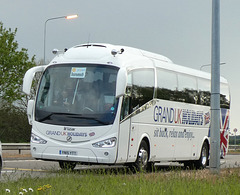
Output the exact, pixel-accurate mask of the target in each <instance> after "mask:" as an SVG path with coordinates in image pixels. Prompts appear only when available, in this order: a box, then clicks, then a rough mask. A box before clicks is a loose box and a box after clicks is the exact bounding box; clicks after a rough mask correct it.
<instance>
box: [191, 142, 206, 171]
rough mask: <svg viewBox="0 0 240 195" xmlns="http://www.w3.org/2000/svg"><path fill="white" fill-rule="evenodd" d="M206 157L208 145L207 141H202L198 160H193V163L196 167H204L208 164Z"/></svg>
mask: <svg viewBox="0 0 240 195" xmlns="http://www.w3.org/2000/svg"><path fill="white" fill-rule="evenodd" d="M208 157H209V146H208V144H207V142H204V143H203V146H202V150H201V156H200V158H199V160H197V161H195V163H194V165H195V168H196V169H204V168H206V166H207V165H208Z"/></svg>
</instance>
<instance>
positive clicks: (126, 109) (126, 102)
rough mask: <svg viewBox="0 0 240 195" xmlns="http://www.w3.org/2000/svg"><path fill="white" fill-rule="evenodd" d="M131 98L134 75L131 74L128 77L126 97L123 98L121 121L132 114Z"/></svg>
mask: <svg viewBox="0 0 240 195" xmlns="http://www.w3.org/2000/svg"><path fill="white" fill-rule="evenodd" d="M131 96H132V73H129V74H128V77H127V87H126V91H125V95H124V96H123V102H122V110H121V119H120V120H123V119H124V118H126V117H127V116H128V115H129V114H130V113H131V110H130V105H131Z"/></svg>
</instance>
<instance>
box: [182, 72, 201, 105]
mask: <svg viewBox="0 0 240 195" xmlns="http://www.w3.org/2000/svg"><path fill="white" fill-rule="evenodd" d="M177 100H178V101H180V102H186V103H192V104H197V102H198V91H197V79H196V78H195V77H192V76H189V75H185V74H178V92H177Z"/></svg>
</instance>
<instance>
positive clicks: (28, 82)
mask: <svg viewBox="0 0 240 195" xmlns="http://www.w3.org/2000/svg"><path fill="white" fill-rule="evenodd" d="M43 70H44V66H35V67H33V68H31V69H29V70H28V71H27V72H26V73H25V75H24V79H23V92H24V93H26V94H27V95H30V91H31V86H32V81H33V78H34V76H35V73H36V72H43Z"/></svg>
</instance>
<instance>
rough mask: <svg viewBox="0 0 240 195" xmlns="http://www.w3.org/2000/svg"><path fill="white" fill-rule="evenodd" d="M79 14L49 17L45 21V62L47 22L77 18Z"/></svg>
mask: <svg viewBox="0 0 240 195" xmlns="http://www.w3.org/2000/svg"><path fill="white" fill-rule="evenodd" d="M77 17H78V15H69V16H59V17H54V18H48V19H47V20H46V21H45V24H44V46H43V63H44V64H45V59H46V58H45V50H46V31H47V22H48V21H50V20H57V19H62V18H64V19H67V20H70V19H75V18H77Z"/></svg>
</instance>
